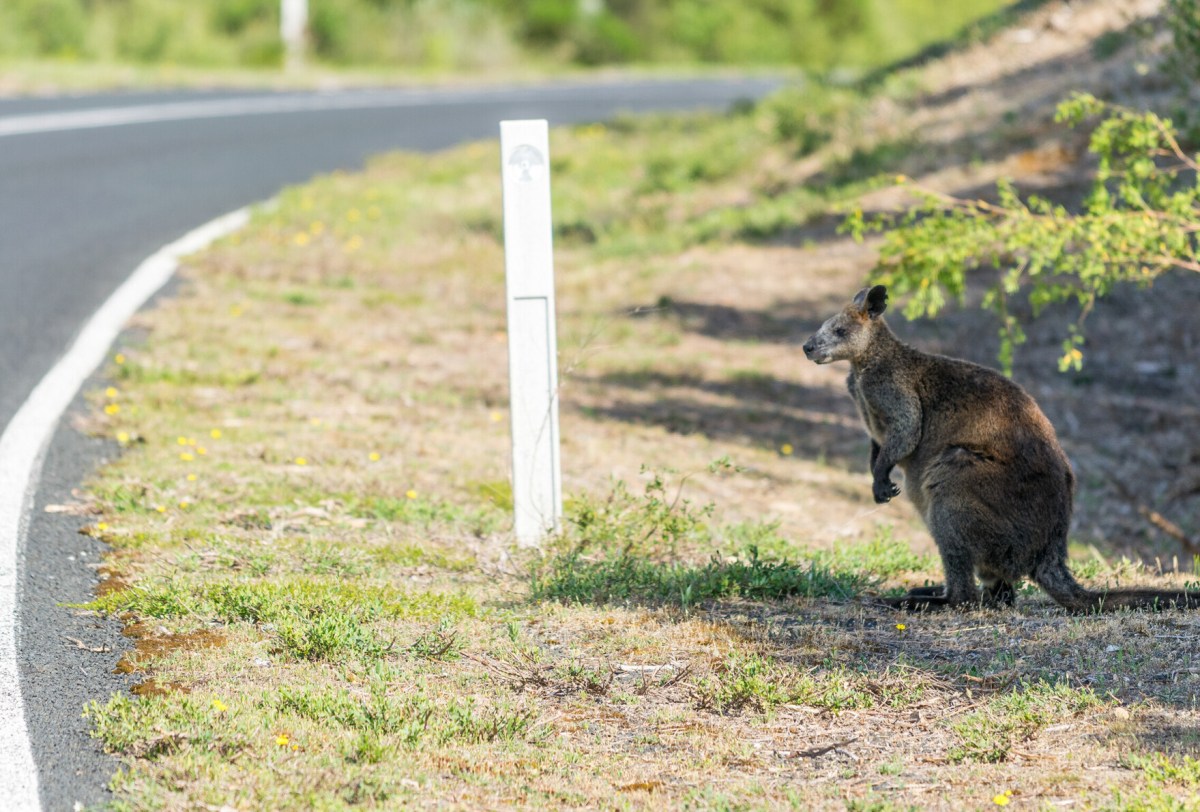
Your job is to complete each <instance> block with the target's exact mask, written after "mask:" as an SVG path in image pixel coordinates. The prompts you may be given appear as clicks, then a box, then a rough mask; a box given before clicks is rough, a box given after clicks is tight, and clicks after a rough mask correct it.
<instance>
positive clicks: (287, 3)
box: [279, 0, 308, 68]
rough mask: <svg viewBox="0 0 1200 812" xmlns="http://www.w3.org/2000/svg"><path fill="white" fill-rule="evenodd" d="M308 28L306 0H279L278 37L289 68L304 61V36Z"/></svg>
mask: <svg viewBox="0 0 1200 812" xmlns="http://www.w3.org/2000/svg"><path fill="white" fill-rule="evenodd" d="M307 30H308V0H279V38H280V39H282V40H283V50H284V54H285V58H286V60H287V62H286V65H287V67H289V68H294V67H298V66H300V65H301V64H303V62H304V37H305V33H306V32H307Z"/></svg>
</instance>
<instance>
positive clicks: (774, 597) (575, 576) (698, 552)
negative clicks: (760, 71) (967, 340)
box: [81, 88, 1200, 809]
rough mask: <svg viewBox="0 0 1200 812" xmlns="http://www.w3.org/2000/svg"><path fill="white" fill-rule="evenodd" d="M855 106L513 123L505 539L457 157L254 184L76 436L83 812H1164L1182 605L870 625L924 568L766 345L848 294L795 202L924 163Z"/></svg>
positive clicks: (487, 247)
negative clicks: (109, 628)
mask: <svg viewBox="0 0 1200 812" xmlns="http://www.w3.org/2000/svg"><path fill="white" fill-rule="evenodd" d="M803 93H811V96H806V95H803ZM806 100H807V101H809V102H811V105H812V107H813V109H819V110H822V111H824V112H825V113H826V114H823V115H821V116H813V117H809V116H806V115H805V114H804V110H805V107H804V103H805V101H806ZM876 103H878V102H877V101H876V100H872V99H870V98H867V97H864V96H861V95H858V94H856V93H852V92H848V91H843V90H837V89H828V88H814V89H812V90H810V91H803V92H802V91H798V90H796V91H789V92H787V93H784V94H782V95H780V96H779V97H776V98H774V99H772V100H769V101H768V102H766V103H764V104H763V105H760V106H757V107H754V108H750V109H745V108H739V109H738V110H735V111H731V112H729V113H728V114H716V113H712V114H703V115H696V116H684V117H651V118H647V119H633V118H623V119H618V120H616V121H613V122H610V123H608V124H605V125H589V126H585V127H576V128H569V129H556V130H554V131H553V133H552V136H551V137H552V150H551V151H552V155H553V156H554V161H555V164H554V165H553V166H552V172H553V174H554V183H555V187H554V188H555V228H556V240H557V243H556V263H557V268H556V270H557V273H558V297H559V298H558V304H559V308H560V313H559V318H560V328H559V335H560V340H561V350H562V354H561V359H560V364H561V368H562V380H563V384H564V388H563V393H562V425H563V437H564V449H563V458H564V484H565V490H566V493H567V495H568V500H567V501H568V520H567V521H566V522H565V525H564V529H563V532H562V533H561V534H560V535H559V536H557V537H556V538H554V539H553V540H551V541H549V542H548V543H547V544H546V545H545V546H544V547H543V548H542V549H541V550H539V551H536V552H529V551H522V550H517V549H515V548H514V547H513V546H512V544H511V539H510V538H509V535H508V533H509V518H508V515H509V511H510V509H511V498H512V494H511V488H510V487H509V483H508V463H507V454H508V444H507V412H506V403H507V383H506V378H505V343H504V334H503V331H504V304H503V302H504V297H503V276H502V267H503V258H502V251H501V246H500V243H499V238H498V231H499V227H500V222H499V220H498V214H497V212H498V211H499V189H498V188H497V184H496V183H495V182H494V181H495V161H496V157H497V156H496V148H495V145H494V144H492V143H480V144H469V145H465V146H463V147H460V148H456V149H454V150H451V151H448V152H445V153H440V154H437V155H432V156H429V155H411V154H395V155H389V156H384V157H381V158H378V159H375V160H373V161H372V162H371V163H370V165H369V166H368V167H367V168H366V170H365V171H364V172H363V173H361V174H356V175H344V174H339V175H334V176H329V177H323V178H319V179H316V180H315V181H313V182H312V183H310V184H307V185H305V186H302V187H296V188H293V189H289V190H287V191H285V192H284V193H283V194H282V195H281V196H280V199H279V201H278V204H277V205H275V206H273V207H271V208H269V209H264V210H262V211H259V212H258V213H257V214H256V215H255V217H254V219H253V221H252V223H251V225H250V226H249V227H248V228H247V229H246V230H245V231H243V232H241V233H239V234H236V235H233V236H231V237H230V238H227V239H226V240H224V241H223V242H222V243H220V244H219V245H217V246H215V247H213V248H212V249H211V250H209V251H207V252H205V253H204V254H202V255H200V256H197V257H194V258H192V259H191V260H189V263H188V267H187V268H185V269H184V271H183V284H182V285H181V287H180V290H179V293H178V295H177V296H175V297H174V298H171V299H166V300H163V301H161V302H160V303H159V304H158V305H156V307H155V309H153V310H151V311H149V312H147V313H144V314H142V315H140V316H139V317H138V326H139V327H140V328H141V329H140V331H139V333H138V334H137V335H138V337H134V336H131V337H129V338H128V339H127V340H126V342H125V343H124V344H123V345H122V346H121V347H119V349H118V352H117V354H116V355H114V357H113V359H112V362H111V364H110V365H109V368H108V374H109V377H110V379H111V383H112V391H98V392H94V393H92V394H91V395H90V400H91V411H90V413H89V415H88V417H87V420H86V427H87V428H88V429H89V430H91V431H93V432H94V433H96V434H97V435H100V436H104V437H107V438H109V439H110V440H112V441H113V442H115V443H117V444H118V445H120V446H121V449H122V454H121V455H120V457H119V458H118V459H116V460H115V461H114V462H113V463H112V464H110V465H109V466H108V467H106V468H105V469H104V470H103V471H101V472H100V473H98V474H97V476H96V479H95V481H93V482H92V483H90V485H89V490H88V494H87V497H86V498H87V500H88V501H89V502H90V507H93V508H95V509H96V510H97V511H99V513H98V515H95V516H93V517H91V518H90V519H89V521H90V522H91V523H90V524H89V525H88V527H87V532H90V533H93V534H96V535H99V536H101V537H103V538H104V539H105V540H106V541H108V542H109V543H110V544H111V545H112V547H113V553H112V555H111V556H110V559H109V560H108V561H107V562H106V571H105V575H106V576H107V580H106V581H105V583H104V584H103V585H102V588H101V590H100V592H99V594H98V596H97V598H96V600H95V601H94V602H92V603H91V604H89V605H88V606H87V607H82V608H81V611H90V612H96V613H99V614H103V615H106V616H109V617H116V618H120V619H122V620H123V621H124V622H125V623H127V624H128V628H127V631H128V633H129V635H130V637H131V640H132V643H133V645H134V649H133V651H132V652H131V653H129V654H128V655H126V658H125V659H123V660H122V663H123V666H122V668H123V670H125V671H127V672H129V673H130V679H131V681H136V682H137V683H138V684H139V686H140V688H139V695H138V697H136V698H135V697H133V696H126V695H120V696H116V697H113V698H111V699H110V700H108V701H106V702H98V703H95V704H93V705H92V706H90V707H89V708H88V709H87V715H88V718H89V720H90V723H91V725H92V727H93V731H94V733H95V735H96V736H97V738H98V739H99V741H100V742H101V743H102V744H103V746H104V747H106V748H107V749H108V750H110V751H112V752H114V753H116V754H117V755H118V756H119V757H120V759H121V761H122V765H123V766H122V771H121V773H120V774H119V775H118V776H116V777H115V778H114V781H113V788H114V791H115V796H114V805H115V806H116V808H119V809H155V808H191V807H200V806H207V807H213V808H221V807H223V806H230V807H234V808H313V809H342V808H346V807H350V806H361V807H367V808H392V807H397V808H398V807H402V806H409V805H417V804H430V805H437V806H445V807H450V808H481V807H482V808H490V807H517V806H519V807H534V808H555V809H557V808H563V807H568V806H575V807H593V806H609V805H612V806H616V807H618V808H629V809H641V808H655V809H657V808H664V807H666V808H696V809H731V808H739V809H740V808H768V807H769V808H798V809H810V808H836V809H843V808H844V809H910V808H919V809H926V808H988V807H989V806H991V805H994V804H995V800H994V799H996V798H998V797H1002V798H1004V799H1006V802H1007V801H1009V800H1010V801H1011V803H1012V804H1013V805H1014V806H1016V805H1030V806H1033V805H1037V804H1043V803H1045V804H1049V803H1064V804H1066V803H1072V804H1074V803H1078V804H1080V805H1081V807H1082V808H1089V807H1090V808H1122V805H1124V806H1125V807H1127V808H1138V805H1139V804H1140V805H1141V807H1142V808H1147V809H1158V808H1162V809H1170V808H1177V807H1180V805H1182V807H1180V808H1186V805H1187V804H1189V803H1192V802H1193V799H1194V796H1195V789H1196V782H1195V776H1194V773H1195V761H1194V760H1195V758H1196V757H1197V753H1198V752H1200V751H1198V750H1197V748H1198V747H1200V742H1197V740H1196V738H1195V735H1194V732H1192V731H1193V729H1194V727H1195V723H1196V713H1197V712H1196V709H1195V697H1196V679H1195V673H1196V662H1195V657H1194V651H1195V646H1194V642H1195V639H1196V632H1195V628H1194V624H1193V623H1192V620H1191V618H1190V616H1187V615H1180V614H1164V615H1162V616H1143V615H1128V616H1110V617H1068V616H1065V615H1064V614H1063V613H1062V612H1061V611H1060V610H1059V609H1058V608H1057V607H1055V606H1053V605H1051V604H1050V603H1049V602H1048V601H1047V600H1046V599H1044V598H1042V597H1039V596H1037V595H1036V594H1023V595H1022V596H1021V599H1020V601H1019V606H1018V608H1017V609H1015V610H1004V611H987V612H973V613H950V614H946V615H928V616H926V615H914V616H907V615H897V614H894V613H892V612H890V611H888V610H885V609H883V608H880V607H879V606H877V605H876V604H874V603H873V602H872V601H871V597H872V596H873V595H875V594H880V593H887V592H890V591H894V590H901V589H904V588H907V587H909V586H912V585H920V584H924V583H926V582H931V581H935V580H937V579H938V578H939V566H938V563H937V560H936V557H935V556H933V555H932V554H931V553H932V547H931V545H930V543H929V540H928V538H927V536H925V535H924V533H923V531H921V530H920V529H919V527H920V525H919V520H918V519H917V517H915V515H914V514H913V512H912V510H911V508H909V507H906V506H905V505H904V504H902V503H900V502H896V503H893V504H891V505H889V506H887V507H884V508H880V507H878V506H875V505H874V504H873V502H872V501H871V499H870V495H869V477H868V476H867V474H866V473H865V466H866V460H867V455H868V448H867V444H866V442H865V439H864V437H863V434H862V432H861V429H860V428H859V427H858V425H857V418H856V417H855V416H854V414H853V406H852V404H851V403H850V402H849V399H848V398H847V397H846V396H845V394H844V391H843V389H842V387H843V383H842V381H841V380H840V377H841V373H840V371H837V370H834V371H830V370H828V369H826V368H819V367H815V366H811V365H808V366H806V365H802V364H801V363H800V362H799V361H798V359H797V357H796V350H795V341H794V340H793V339H795V338H797V337H802V335H803V333H804V331H805V330H807V329H809V327H808V326H809V325H811V324H812V323H813V322H814V321H819V319H820V318H821V317H823V315H824V314H825V312H826V311H827V310H828V309H829V307H831V306H832V305H831V303H832V302H834V301H838V302H840V301H841V299H842V298H844V294H845V292H846V290H850V289H852V287H853V286H854V285H855V284H856V283H857V281H858V278H859V277H860V276H861V274H862V273H864V272H865V266H864V265H862V264H854V262H865V261H866V259H865V258H864V257H862V256H859V255H857V254H851V256H854V257H857V259H855V260H854V262H847V261H846V260H845V259H844V255H845V252H848V251H849V252H853V251H855V250H857V249H854V248H853V247H848V246H847V244H846V243H843V242H840V241H839V239H838V238H837V237H836V235H834V236H830V235H828V234H826V233H824V231H822V229H826V230H827V228H826V227H827V226H828V223H829V218H830V212H831V211H833V210H836V209H837V208H838V207H839V206H841V205H842V204H843V203H847V202H850V201H853V200H854V199H856V197H857V196H860V195H862V194H864V193H871V192H869V190H872V189H876V188H877V186H878V184H877V183H876V182H875V181H873V180H872V178H871V177H870V176H871V174H872V173H873V172H875V171H877V170H882V171H886V172H889V173H892V172H898V171H907V170H909V169H910V167H909V166H908V165H906V162H908V161H916V162H918V164H919V163H920V162H921V161H928V160H930V155H929V151H930V148H929V147H927V146H923V145H922V143H921V142H920V140H919V138H917V137H916V136H915V135H913V134H906V133H904V132H901V131H899V130H903V128H902V127H889V128H888V131H887V132H882V131H880V130H878V129H873V128H871V127H868V126H867V125H868V124H869V123H870V122H872V121H873V120H874V118H873V114H872V112H871V111H872V109H873V108H872V105H874V104H876ZM933 151H935V152H936V148H934V149H933ZM714 223H716V224H718V226H713V224H714ZM808 240H812V241H813V242H814V245H812V246H810V247H803V243H804V242H805V241H808ZM795 243H800V244H801V245H800V246H797V245H796V244H795ZM831 256H832V257H833V258H832V259H831V258H830V257H831ZM658 305H662V310H663V311H665V312H663V313H657V314H656V317H654V318H647V317H646V315H645V310H647V309H649V310H655V308H656V307H657V306H658ZM676 316H678V318H676ZM347 325H353V329H348V327H347ZM142 335H144V338H143V337H141V336H142ZM113 406H116V407H118V408H116V409H112V408H111V407H113ZM714 460H715V462H714ZM734 460H736V464H735V463H734ZM1074 555H1075V557H1076V559H1077V561H1078V568H1079V569H1080V570H1081V572H1082V574H1083V575H1086V577H1087V578H1088V579H1090V580H1112V581H1116V580H1120V581H1121V582H1123V583H1124V582H1128V581H1142V580H1150V579H1152V578H1153V579H1155V580H1156V581H1157V580H1160V579H1159V578H1158V576H1157V575H1156V574H1154V573H1152V572H1150V571H1148V570H1147V569H1146V568H1145V567H1141V566H1136V565H1131V564H1129V563H1128V562H1124V563H1113V562H1112V561H1111V560H1109V558H1106V557H1105V555H1104V554H1102V553H1100V552H1099V551H1097V550H1096V549H1095V548H1093V547H1089V546H1087V545H1081V546H1077V547H1075V548H1074ZM1158 754H1161V755H1158ZM1006 793H1007V794H1006ZM1173 805H1174V806H1173Z"/></svg>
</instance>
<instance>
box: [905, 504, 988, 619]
mask: <svg viewBox="0 0 1200 812" xmlns="http://www.w3.org/2000/svg"><path fill="white" fill-rule="evenodd" d="M957 518H958V517H957V516H955V515H954V514H953V513H951V512H949V511H946V510H942V509H939V507H938V506H937V505H934V507H933V510H932V511H931V515H930V522H929V530H930V532H931V533H932V534H933V540H934V541H936V542H937V546H938V552H939V553H941V555H942V569H944V570H945V572H946V585H945V586H944V587H940V586H939V587H923V588H918V589H913V590H911V591H910V592H909V593H908V594H907V595H902V596H901V597H899V598H892V599H890V600H888V601H886V603H888V604H889V605H890V606H894V607H896V608H897V609H904V610H907V611H909V612H922V611H930V610H934V609H943V608H946V607H952V606H978V605H979V587H978V586H976V584H975V557H974V555H973V553H972V550H971V546H970V545H969V543H967V542H966V541H965V540H964V538H963V528H964V526H969V525H967V524H966V523H965V522H960V521H956V519H957Z"/></svg>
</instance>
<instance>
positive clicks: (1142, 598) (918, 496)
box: [804, 285, 1200, 612]
mask: <svg viewBox="0 0 1200 812" xmlns="http://www.w3.org/2000/svg"><path fill="white" fill-rule="evenodd" d="M886 309H887V288H885V287H884V286H883V285H876V286H875V287H872V288H864V289H863V290H861V291H859V293H858V295H856V296H855V297H854V300H853V302H851V303H850V304H849V305H847V306H846V307H845V308H844V309H843V310H842V311H841V312H840V313H838V314H837V315H835V316H833V318H831V319H829V320H828V321H826V322H825V323H824V324H823V325H821V329H819V330H818V331H817V332H816V334H814V335H813V336H812V338H810V339H808V341H807V342H805V344H804V354H805V355H806V356H807V357H808V358H809V359H810V360H812V361H815V362H816V363H818V364H828V363H831V362H833V361H849V362H850V377H849V378H847V380H846V384H847V386H848V387H849V388H850V394H851V396H852V397H853V398H854V401H855V403H856V404H857V405H858V410H859V413H860V414H861V416H862V419H863V422H864V423H865V424H866V428H867V433H868V434H870V436H871V473H872V475H873V476H874V485H873V487H872V490H873V491H874V496H875V501H876V502H877V503H880V504H882V503H884V502H887V501H890V500H891V498H892V497H893V496H896V495H897V494H899V493H900V489H899V488H898V487H897V486H896V485H895V484H894V483H893V482H892V481H891V477H890V475H891V472H892V469H893V468H894V467H895V466H897V465H899V466H900V469H901V470H902V471H904V489H905V490H906V491H907V492H908V496H909V498H910V499H912V501H913V503H914V504H915V505H916V506H917V510H918V511H920V513H921V516H922V518H923V519H924V520H925V524H926V526H927V527H928V528H929V532H930V533H931V534H932V535H933V540H934V541H935V542H936V543H937V547H938V552H939V553H940V554H941V557H942V566H943V568H944V569H945V573H946V583H945V586H944V587H943V586H937V587H927V588H924V589H914V590H912V591H911V592H909V593H908V594H907V595H904V596H903V597H900V598H895V599H891V600H889V601H887V602H888V603H890V604H891V605H893V606H896V607H898V608H902V609H910V610H920V609H931V608H938V607H945V606H960V607H968V606H971V605H976V606H978V605H980V604H984V605H995V604H1002V605H1008V606H1011V605H1012V603H1013V600H1014V598H1015V597H1016V593H1015V590H1014V584H1016V583H1018V582H1019V581H1020V580H1021V579H1022V578H1026V577H1028V578H1031V579H1032V580H1033V581H1034V582H1035V583H1037V584H1038V585H1039V586H1040V587H1041V588H1042V589H1044V590H1046V592H1047V593H1048V594H1049V595H1050V597H1052V598H1054V600H1056V601H1058V603H1060V604H1062V605H1063V606H1064V607H1066V608H1067V609H1069V610H1070V611H1072V612H1092V611H1097V612H1098V611H1104V610H1109V609H1116V608H1122V607H1132V608H1146V609H1159V608H1162V607H1166V606H1177V607H1181V608H1184V607H1186V608H1198V607H1200V592H1184V591H1175V592H1171V591H1159V590H1148V589H1121V590H1108V591H1105V592H1093V591H1090V590H1088V589H1084V588H1083V587H1082V586H1080V584H1079V582H1078V581H1076V580H1075V577H1074V576H1073V575H1072V574H1071V571H1070V570H1069V569H1067V531H1068V529H1069V528H1070V524H1071V510H1072V499H1073V495H1074V489H1075V476H1074V474H1073V473H1072V471H1071V464H1070V462H1069V461H1068V460H1067V455H1066V454H1065V453H1064V452H1063V450H1062V446H1060V445H1059V443H1058V438H1057V436H1055V433H1054V427H1053V426H1052V425H1050V421H1049V420H1047V419H1046V416H1045V415H1044V414H1042V410H1041V409H1039V408H1038V405H1037V403H1035V402H1034V400H1033V398H1032V397H1030V396H1029V394H1028V393H1026V392H1025V390H1024V389H1022V388H1021V387H1020V386H1018V385H1017V384H1015V383H1013V382H1012V381H1010V380H1009V379H1008V378H1005V377H1004V376H1003V375H1001V374H1000V373H999V372H996V371H994V370H991V369H988V368H987V367H983V366H979V365H978V364H973V363H970V362H968V361H962V360H958V359H955V358H947V357H945V356H941V355H932V354H929V353H925V352H921V351H920V350H917V349H915V348H913V347H910V346H908V345H906V344H904V343H903V342H901V341H900V340H899V339H898V338H896V335H895V334H894V333H893V332H892V331H891V328H889V327H888V325H887V323H886V322H885V321H884V320H883V312H884V310H886ZM976 576H978V578H979V581H980V582H981V583H982V585H983V590H982V593H981V592H980V589H979V586H978V585H977V584H976V581H975V579H976Z"/></svg>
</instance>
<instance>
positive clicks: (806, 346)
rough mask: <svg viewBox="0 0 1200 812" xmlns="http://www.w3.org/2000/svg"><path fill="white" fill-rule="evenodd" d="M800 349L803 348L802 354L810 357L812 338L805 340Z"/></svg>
mask: <svg viewBox="0 0 1200 812" xmlns="http://www.w3.org/2000/svg"><path fill="white" fill-rule="evenodd" d="M801 349H802V350H804V355H805V357H806V358H812V353H813V340H812V339H811V338H810V339H809V340H808V341H805V342H804V346H803V347H801Z"/></svg>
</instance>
